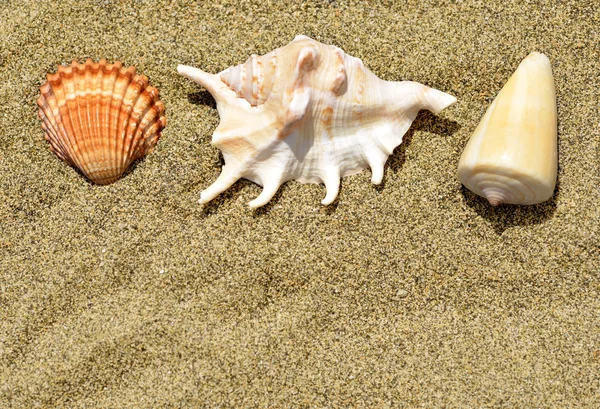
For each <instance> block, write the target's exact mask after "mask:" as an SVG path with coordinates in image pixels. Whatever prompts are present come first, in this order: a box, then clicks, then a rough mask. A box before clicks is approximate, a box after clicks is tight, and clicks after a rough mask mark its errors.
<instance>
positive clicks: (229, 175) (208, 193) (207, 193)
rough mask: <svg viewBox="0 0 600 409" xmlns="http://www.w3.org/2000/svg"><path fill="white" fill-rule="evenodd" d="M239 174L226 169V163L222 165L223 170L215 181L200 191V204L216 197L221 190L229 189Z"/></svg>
mask: <svg viewBox="0 0 600 409" xmlns="http://www.w3.org/2000/svg"><path fill="white" fill-rule="evenodd" d="M240 177H241V176H239V175H238V173H237V172H233V171H230V170H229V169H227V165H225V166H224V167H223V171H222V172H221V174H220V175H219V177H218V178H217V180H215V182H214V183H213V184H212V185H210V186H209V187H208V188H206V189H205V190H204V191H202V193H200V200H199V203H200V204H204V203H208V202H210V201H211V200H213V199H214V198H215V197H217V196H218V195H219V194H221V193H222V192H224V191H226V190H227V189H229V187H230V186H231V185H233V184H234V183H235V182H237V181H238V179H239V178H240Z"/></svg>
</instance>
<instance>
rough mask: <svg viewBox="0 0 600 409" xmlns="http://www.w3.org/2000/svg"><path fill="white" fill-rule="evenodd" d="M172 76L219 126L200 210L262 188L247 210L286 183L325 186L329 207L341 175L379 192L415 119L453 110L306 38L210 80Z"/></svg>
mask: <svg viewBox="0 0 600 409" xmlns="http://www.w3.org/2000/svg"><path fill="white" fill-rule="evenodd" d="M177 70H178V72H179V73H180V74H181V75H183V76H185V77H188V78H190V79H191V80H193V81H195V82H197V83H198V84H200V85H202V86H203V87H205V88H206V89H207V90H208V91H209V92H210V93H211V94H212V95H213V97H214V98H215V100H216V102H217V110H218V112H219V116H220V117H221V123H220V124H219V127H218V128H217V129H216V130H215V132H214V135H213V139H212V143H213V144H214V145H215V146H217V147H218V148H219V149H220V150H221V151H222V152H223V156H224V159H225V166H224V167H223V171H222V173H221V175H220V176H219V178H218V179H217V180H216V181H215V182H214V183H213V184H212V185H211V186H210V187H209V188H207V189H206V190H205V191H203V192H202V194H201V198H200V203H206V202H208V201H210V200H212V199H213V198H215V197H216V196H217V195H219V194H220V193H221V192H223V191H225V190H226V189H228V188H229V187H230V186H231V185H232V184H234V183H235V182H236V181H237V180H238V179H240V178H242V177H244V178H246V179H250V180H251V181H253V182H255V183H257V184H259V185H261V186H263V191H262V193H261V194H260V195H259V196H258V197H257V198H256V199H255V200H253V201H251V202H250V203H249V205H250V206H251V207H253V208H256V207H259V206H263V205H265V204H266V203H267V202H269V201H270V200H271V198H272V197H273V196H274V195H275V193H276V192H277V190H278V189H279V186H280V185H281V184H282V183H284V182H286V181H288V180H292V179H295V180H298V181H300V182H302V183H321V182H323V183H324V184H325V187H326V189H327V194H326V196H325V198H324V199H323V201H322V203H323V204H330V203H332V202H333V201H334V200H335V198H336V197H337V194H338V190H339V185H340V178H341V177H343V176H346V175H351V174H354V173H358V172H360V171H361V170H363V169H365V168H367V167H371V170H372V182H373V183H376V184H379V183H381V180H382V178H383V167H384V165H385V162H386V160H387V158H388V156H389V155H390V154H391V153H392V152H393V150H394V148H395V147H396V146H398V145H399V144H400V143H401V142H402V137H403V136H404V134H405V133H406V131H407V130H408V128H409V127H410V125H411V123H412V121H413V120H414V119H415V117H416V116H417V113H418V112H419V110H421V109H428V110H430V111H433V112H436V113H437V112H439V111H441V110H442V109H444V108H446V107H447V106H449V105H450V104H452V103H454V102H455V101H456V98H454V97H453V96H451V95H448V94H445V93H443V92H441V91H438V90H435V89H432V88H428V87H426V86H424V85H421V84H419V83H416V82H410V81H403V82H390V81H383V80H381V79H379V78H377V76H375V74H373V73H372V72H371V71H369V70H368V69H367V68H366V67H365V66H364V65H363V63H362V61H361V60H360V59H358V58H355V57H351V56H349V55H347V54H345V53H344V52H343V51H342V50H341V49H339V48H337V47H334V46H329V45H325V44H321V43H319V42H317V41H315V40H312V39H310V38H308V37H306V36H297V37H296V38H295V39H294V40H293V41H292V42H291V43H290V44H288V45H287V46H285V47H283V48H279V49H277V50H275V51H272V52H270V53H268V54H266V55H264V56H261V57H258V56H256V55H253V56H251V57H250V58H249V59H248V61H247V62H246V63H245V64H242V65H238V66H236V67H231V68H229V69H226V70H225V71H223V72H221V73H219V74H216V75H213V74H208V73H206V72H204V71H202V70H199V69H197V68H193V67H188V66H183V65H180V66H179V67H177Z"/></svg>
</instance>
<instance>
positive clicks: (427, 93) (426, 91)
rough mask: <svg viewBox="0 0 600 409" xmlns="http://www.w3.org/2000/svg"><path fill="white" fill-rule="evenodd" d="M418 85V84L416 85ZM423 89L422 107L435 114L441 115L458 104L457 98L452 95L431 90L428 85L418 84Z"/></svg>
mask: <svg viewBox="0 0 600 409" xmlns="http://www.w3.org/2000/svg"><path fill="white" fill-rule="evenodd" d="M416 84H418V83H416ZM418 85H419V86H420V87H421V89H422V90H421V92H422V93H423V94H422V107H423V108H424V109H427V110H429V111H431V112H433V113H434V114H437V113H439V112H440V111H442V110H443V109H445V108H448V107H449V106H450V105H452V104H454V103H455V102H456V98H455V97H453V96H452V95H450V94H446V93H445V92H442V91H439V90H437V89H434V88H429V87H428V86H426V85H422V84H418Z"/></svg>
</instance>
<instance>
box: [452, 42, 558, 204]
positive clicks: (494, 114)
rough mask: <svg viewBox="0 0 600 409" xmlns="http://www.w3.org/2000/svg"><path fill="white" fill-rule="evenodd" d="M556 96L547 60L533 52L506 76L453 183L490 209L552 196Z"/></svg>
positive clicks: (537, 201) (554, 174)
mask: <svg viewBox="0 0 600 409" xmlns="http://www.w3.org/2000/svg"><path fill="white" fill-rule="evenodd" d="M557 168H558V153H557V123H556V93H555V90H554V78H553V76H552V67H551V66H550V60H548V57H546V56H545V55H544V54H541V53H537V52H533V53H531V54H529V56H527V58H525V59H524V60H523V61H522V62H521V64H520V65H519V67H518V68H517V70H516V71H515V73H514V74H513V75H512V76H511V77H510V79H509V80H508V82H507V83H506V85H504V87H503V88H502V90H501V91H500V93H499V94H498V96H497V97H496V99H494V102H493V103H492V105H490V107H489V108H488V110H487V112H486V113H485V115H484V117H483V118H482V119H481V122H480V123H479V126H478V127H477V129H476V130H475V132H474V133H473V135H472V136H471V139H469V142H468V143H467V146H466V147H465V150H464V151H463V153H462V155H461V158H460V162H459V164H458V178H459V180H460V181H461V183H462V184H463V185H465V186H466V187H467V188H469V189H470V190H471V191H472V192H474V193H476V194H478V195H480V196H483V197H485V198H486V199H487V200H488V201H489V203H490V204H491V205H492V206H498V205H500V204H502V203H511V204H523V205H528V204H536V203H541V202H544V201H546V200H548V199H550V197H552V194H553V193H554V187H555V186H556V173H557Z"/></svg>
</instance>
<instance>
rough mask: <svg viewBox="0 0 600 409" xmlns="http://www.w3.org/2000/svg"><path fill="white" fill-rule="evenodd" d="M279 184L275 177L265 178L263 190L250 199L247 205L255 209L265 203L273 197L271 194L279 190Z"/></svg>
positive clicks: (273, 194)
mask: <svg viewBox="0 0 600 409" xmlns="http://www.w3.org/2000/svg"><path fill="white" fill-rule="evenodd" d="M279 186H281V183H279V181H278V180H276V179H269V180H266V181H265V185H264V187H263V190H262V192H260V195H258V197H257V198H256V199H254V200H252V201H250V202H249V203H248V206H250V207H251V208H253V209H256V208H258V207H261V206H264V205H266V204H267V203H269V201H270V200H271V199H272V198H273V196H275V193H277V191H278V190H279Z"/></svg>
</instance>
